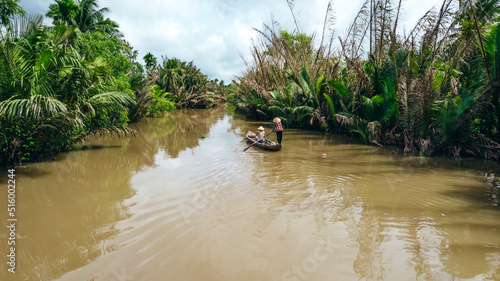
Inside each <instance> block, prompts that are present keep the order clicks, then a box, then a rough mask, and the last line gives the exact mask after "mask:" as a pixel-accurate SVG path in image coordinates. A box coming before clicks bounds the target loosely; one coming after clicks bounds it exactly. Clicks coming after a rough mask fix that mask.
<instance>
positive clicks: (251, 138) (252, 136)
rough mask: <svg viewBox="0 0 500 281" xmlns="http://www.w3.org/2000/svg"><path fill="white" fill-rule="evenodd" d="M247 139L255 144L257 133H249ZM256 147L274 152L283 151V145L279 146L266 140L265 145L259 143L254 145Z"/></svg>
mask: <svg viewBox="0 0 500 281" xmlns="http://www.w3.org/2000/svg"><path fill="white" fill-rule="evenodd" d="M246 137H247V140H248V141H249V142H252V143H254V142H255V133H254V132H252V131H248V133H247V135H246ZM254 146H258V147H261V148H264V149H267V150H274V151H278V150H281V144H277V143H275V142H273V141H270V140H268V139H266V142H265V143H261V142H257V143H255V144H254Z"/></svg>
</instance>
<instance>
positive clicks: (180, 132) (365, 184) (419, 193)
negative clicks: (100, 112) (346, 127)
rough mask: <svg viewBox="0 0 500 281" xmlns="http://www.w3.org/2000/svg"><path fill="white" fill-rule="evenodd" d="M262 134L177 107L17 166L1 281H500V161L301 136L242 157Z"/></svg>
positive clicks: (293, 133)
mask: <svg viewBox="0 0 500 281" xmlns="http://www.w3.org/2000/svg"><path fill="white" fill-rule="evenodd" d="M260 125H264V126H265V127H266V128H267V131H268V132H269V131H270V128H271V124H262V123H259V122H250V121H246V120H244V118H243V117H242V116H239V115H235V114H233V113H228V112H227V111H226V110H225V109H216V110H187V111H177V112H172V113H169V114H167V115H166V116H165V117H164V118H154V119H146V120H144V121H142V122H140V123H138V124H133V125H132V127H133V128H134V129H136V130H137V131H138V136H137V137H135V138H127V139H106V140H93V141H91V142H89V143H87V146H86V149H84V150H81V151H76V152H68V153H63V154H60V155H58V156H57V157H55V158H54V159H52V160H50V161H47V162H44V163H34V164H26V165H23V166H21V167H17V168H16V171H15V177H16V218H17V222H16V230H15V232H16V249H15V250H16V251H15V253H16V273H15V274H13V273H10V272H7V269H8V268H9V265H8V264H7V263H6V261H7V258H6V254H5V253H7V249H8V246H7V240H8V235H9V233H8V232H7V231H6V224H7V222H6V221H7V191H6V188H2V193H1V194H0V196H2V198H4V199H2V200H0V202H1V203H0V210H1V212H2V213H3V214H2V218H4V219H2V231H1V232H0V235H1V237H0V249H1V250H2V252H1V253H2V258H1V261H2V263H1V265H0V269H1V272H0V279H1V280H71V281H73V280H93V281H97V280H116V281H122V280H140V281H141V280H179V281H182V280H207V281H209V280H214V281H215V280H217V281H224V280H241V281H245V280H294V281H298V280H397V281H399V280H500V207H499V203H500V202H499V200H500V199H499V196H500V188H499V185H500V183H499V179H498V174H497V173H498V167H497V164H496V163H485V162H483V161H480V160H469V159H466V160H465V162H464V165H463V166H458V165H457V164H456V163H455V162H454V160H453V159H444V158H422V157H405V156H403V155H401V153H400V151H399V150H396V149H389V148H379V147H374V146H366V145H361V144H359V143H358V142H357V141H356V140H353V139H349V138H345V137H339V136H331V135H326V134H324V133H320V132H313V131H304V130H295V129H287V130H285V133H284V140H283V145H284V146H283V149H282V150H281V151H278V152H273V151H269V152H268V151H264V150H261V149H260V148H257V147H251V148H250V149H248V150H247V151H246V152H243V149H244V148H246V147H247V146H248V145H249V144H248V143H246V142H244V141H243V138H244V135H245V133H246V132H247V131H248V130H253V131H255V129H256V128H257V127H258V126H260ZM270 138H271V139H275V136H273V135H271V136H270ZM0 180H1V181H2V182H3V184H2V185H3V186H4V187H5V186H6V185H7V180H8V178H7V172H6V171H3V172H2V175H1V176H0Z"/></svg>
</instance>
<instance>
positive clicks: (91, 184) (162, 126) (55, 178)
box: [0, 110, 222, 280]
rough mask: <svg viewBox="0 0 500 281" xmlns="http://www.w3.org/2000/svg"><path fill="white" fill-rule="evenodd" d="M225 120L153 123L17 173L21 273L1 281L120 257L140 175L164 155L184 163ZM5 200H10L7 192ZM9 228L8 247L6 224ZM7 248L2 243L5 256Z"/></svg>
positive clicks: (206, 114) (183, 117) (178, 118)
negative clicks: (186, 153) (121, 224)
mask: <svg viewBox="0 0 500 281" xmlns="http://www.w3.org/2000/svg"><path fill="white" fill-rule="evenodd" d="M221 116H222V115H221V111H220V110H210V111H203V112H201V114H200V111H187V112H176V113H170V114H168V115H166V116H165V117H164V118H155V119H146V120H144V121H143V122H141V123H138V124H134V125H133V126H134V128H135V129H136V130H137V131H138V136H137V137H136V138H128V139H104V140H92V141H89V142H88V143H86V144H85V146H84V149H83V150H81V151H77V152H69V153H64V154H60V155H58V156H57V159H55V160H53V161H48V162H45V163H36V164H29V165H25V166H23V167H19V168H17V169H16V182H17V187H18V188H17V194H18V204H17V206H16V207H17V215H18V228H17V245H18V246H17V247H16V249H17V252H16V254H17V259H18V266H17V271H16V274H15V275H13V274H11V273H8V272H7V270H6V266H5V263H4V262H2V265H1V267H0V268H1V269H2V270H1V273H0V279H1V280H54V279H56V278H57V277H58V276H61V275H62V274H64V273H66V272H69V271H72V270H74V269H77V268H80V267H82V266H84V265H85V264H88V263H91V262H93V261H95V260H96V259H97V258H98V257H100V256H102V255H106V254H107V253H109V252H113V251H115V250H117V249H118V248H119V247H120V245H117V244H114V243H111V242H110V241H112V239H113V238H114V237H116V235H117V234H119V233H120V232H121V229H118V228H117V227H116V223H117V222H118V221H122V220H125V219H127V218H129V217H130V213H129V207H130V206H129V205H128V204H127V203H125V201H126V199H129V198H131V197H133V196H134V195H135V194H136V192H137V191H136V190H135V189H133V188H132V185H131V179H132V177H133V175H134V174H135V173H137V172H138V171H140V170H143V169H145V168H147V167H151V166H154V165H155V162H156V159H155V156H156V155H157V154H158V152H159V150H165V151H167V152H168V155H169V156H170V157H177V156H178V155H179V153H180V151H183V150H186V149H188V148H193V147H195V146H197V145H198V144H199V141H200V140H199V139H200V136H201V135H206V134H208V132H209V130H210V126H212V125H213V124H214V123H215V122H216V121H217V120H218V118H220V117H221ZM5 175H6V173H4V172H2V177H1V179H2V182H5V183H6V182H7V179H6V178H5ZM0 196H2V198H7V190H6V189H2V192H1V195H0ZM1 202H2V203H1V204H0V206H1V209H2V210H6V209H7V207H6V200H1ZM4 214H6V212H5V213H4ZM2 217H3V216H2ZM2 226H3V227H2V232H1V233H2V235H1V237H2V241H5V242H6V241H7V240H6V237H7V236H5V232H4V229H6V226H5V220H4V221H2ZM7 246H8V245H7V243H3V242H2V243H0V249H1V252H2V253H6V252H7ZM2 260H3V259H2ZM80 280H81V279H80Z"/></svg>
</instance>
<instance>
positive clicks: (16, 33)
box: [0, 0, 220, 165]
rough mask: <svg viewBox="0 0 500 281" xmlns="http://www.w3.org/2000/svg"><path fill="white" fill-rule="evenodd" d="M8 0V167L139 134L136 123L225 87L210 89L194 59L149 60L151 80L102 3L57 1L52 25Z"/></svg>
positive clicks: (202, 103)
mask: <svg viewBox="0 0 500 281" xmlns="http://www.w3.org/2000/svg"><path fill="white" fill-rule="evenodd" d="M4 2H5V1H4ZM7 2H8V3H7V4H8V5H5V6H4V8H5V9H4V10H0V19H1V20H2V22H1V24H2V26H1V29H0V32H1V36H0V163H1V164H2V165H6V164H8V165H12V164H15V163H18V162H20V161H39V160H43V159H46V158H47V157H48V156H50V155H53V154H55V153H58V152H60V151H63V150H68V149H72V148H74V147H75V145H76V144H78V143H80V142H81V141H82V140H84V139H85V138H88V137H93V136H103V135H115V136H125V135H130V134H135V131H133V130H131V129H129V128H128V127H127V123H128V122H130V121H131V120H132V121H137V120H139V119H140V118H142V117H144V116H146V115H148V114H149V115H155V114H158V112H161V111H165V110H170V109H175V108H176V106H177V107H189V106H193V107H210V106H213V105H214V104H216V103H217V102H218V101H219V100H220V99H217V97H215V96H214V94H213V93H214V92H215V91H216V90H217V89H218V88H219V85H217V87H215V88H210V86H211V85H212V84H211V83H210V81H208V80H207V78H206V77H205V76H203V75H202V74H201V73H200V72H199V70H198V69H196V67H194V65H193V64H192V63H191V64H182V63H180V61H176V62H178V63H179V65H178V66H175V67H169V68H167V67H166V64H164V66H162V67H158V68H155V67H151V65H148V64H147V66H148V69H149V73H148V76H147V77H145V76H144V72H143V68H142V66H141V65H140V64H139V63H138V62H137V61H136V57H137V51H134V50H133V49H132V47H131V46H130V45H129V44H128V43H127V42H126V41H125V40H123V38H122V35H121V34H120V32H119V30H118V25H117V24H116V23H115V22H113V21H112V20H110V19H109V18H107V19H104V14H105V13H107V12H108V9H107V8H99V5H98V3H97V1H96V0H81V1H73V0H57V1H56V2H55V3H54V4H52V5H50V11H49V12H48V13H47V16H48V17H51V18H52V19H53V26H50V27H48V26H44V25H43V24H42V23H43V19H44V18H43V16H41V15H30V16H27V17H25V16H24V11H23V10H22V9H21V8H20V7H19V6H18V5H17V2H18V1H15V0H12V1H11V0H7ZM2 3H3V2H2ZM154 71H156V73H155V72H154ZM168 75H175V77H174V78H169V77H168ZM156 78H158V79H156ZM161 81H173V82H172V83H174V84H173V85H169V86H168V87H167V86H166V84H165V83H170V82H161ZM198 84H199V85H198ZM210 91H214V92H210ZM202 97H203V98H202ZM210 98H213V100H210Z"/></svg>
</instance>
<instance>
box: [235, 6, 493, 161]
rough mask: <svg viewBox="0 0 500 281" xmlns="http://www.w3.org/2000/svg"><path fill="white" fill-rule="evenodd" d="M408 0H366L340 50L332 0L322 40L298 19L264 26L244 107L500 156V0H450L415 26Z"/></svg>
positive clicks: (420, 148) (376, 139)
mask: <svg viewBox="0 0 500 281" xmlns="http://www.w3.org/2000/svg"><path fill="white" fill-rule="evenodd" d="M401 2H402V1H396V4H393V2H392V1H388V0H367V1H366V2H365V4H364V5H363V7H362V9H361V10H360V11H359V13H358V15H357V17H356V18H355V19H354V21H353V23H352V24H351V26H350V28H349V30H348V31H347V34H346V35H345V36H344V37H343V38H341V39H340V41H339V45H340V48H339V50H338V51H334V50H333V48H332V44H333V40H334V39H333V38H334V37H333V33H331V32H330V30H331V25H332V21H331V19H332V17H331V12H332V11H331V6H329V7H328V10H327V13H326V16H325V25H324V31H323V34H322V36H321V43H320V45H319V47H315V44H314V42H315V37H314V36H308V35H306V34H303V33H301V32H300V29H299V26H298V25H297V26H296V31H294V32H293V33H289V32H286V31H282V30H280V29H279V27H278V26H277V25H275V24H274V23H273V25H272V26H265V28H264V30H258V32H260V35H261V38H260V41H258V42H257V43H255V44H254V47H253V62H249V63H248V68H247V70H246V72H245V73H244V75H243V76H242V77H240V78H239V81H238V83H237V86H238V92H239V94H238V95H237V97H236V103H237V105H238V108H240V109H241V110H244V111H245V112H246V113H247V114H248V115H249V116H251V117H253V118H259V119H262V120H271V119H272V118H273V117H274V116H280V117H282V119H283V120H284V121H285V122H286V124H287V126H289V127H291V126H294V127H308V128H317V129H324V130H328V131H329V132H335V133H343V134H354V135H357V136H360V138H362V139H364V141H365V142H366V143H375V144H378V145H397V146H401V147H403V148H404V150H405V152H413V153H419V154H422V155H435V154H447V155H452V156H455V157H461V156H465V155H475V156H480V157H485V158H494V159H499V156H500V144H499V142H500V106H499V101H498V98H499V97H498V93H499V90H500V88H499V87H500V84H499V82H500V26H499V18H498V16H499V8H500V6H499V1H498V0H471V1H454V0H444V1H443V2H442V5H441V6H440V7H439V9H434V10H431V11H429V12H427V13H426V14H425V15H424V16H423V17H422V18H421V19H420V21H419V22H418V23H417V24H416V25H415V27H414V28H413V29H412V30H411V31H410V32H402V31H401V30H400V25H401V24H400V22H399V21H400V18H401ZM287 3H288V4H289V6H290V8H291V10H292V11H293V1H287ZM292 15H293V12H292Z"/></svg>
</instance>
